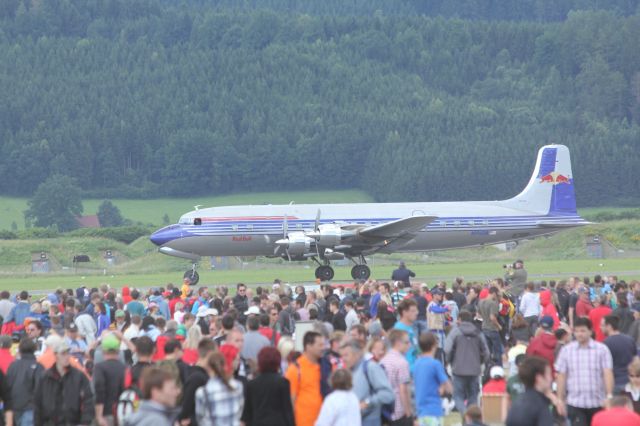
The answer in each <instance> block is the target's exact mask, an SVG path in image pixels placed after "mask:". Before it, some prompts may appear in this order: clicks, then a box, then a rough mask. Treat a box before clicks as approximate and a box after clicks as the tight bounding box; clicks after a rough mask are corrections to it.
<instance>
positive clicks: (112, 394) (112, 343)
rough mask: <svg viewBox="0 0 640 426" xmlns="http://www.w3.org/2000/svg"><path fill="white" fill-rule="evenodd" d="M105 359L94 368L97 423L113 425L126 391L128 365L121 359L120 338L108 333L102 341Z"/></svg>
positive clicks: (104, 425) (101, 425)
mask: <svg viewBox="0 0 640 426" xmlns="http://www.w3.org/2000/svg"><path fill="white" fill-rule="evenodd" d="M100 347H101V349H102V356H103V361H101V362H98V363H97V364H96V365H95V367H94V368H93V387H94V389H95V393H96V395H95V397H96V423H97V424H98V426H113V425H114V421H115V419H114V416H113V413H114V412H115V407H116V405H117V404H118V398H119V397H120V394H121V393H122V391H124V388H125V386H124V376H125V370H126V367H125V365H124V363H122V361H120V359H119V357H120V339H118V337H117V336H116V335H114V334H113V333H106V334H105V335H104V336H103V337H102V342H101V343H100Z"/></svg>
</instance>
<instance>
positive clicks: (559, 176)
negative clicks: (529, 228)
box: [506, 145, 577, 216]
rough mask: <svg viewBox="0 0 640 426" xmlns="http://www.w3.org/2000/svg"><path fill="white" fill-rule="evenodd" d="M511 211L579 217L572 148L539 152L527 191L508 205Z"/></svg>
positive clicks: (548, 147) (543, 149)
mask: <svg viewBox="0 0 640 426" xmlns="http://www.w3.org/2000/svg"><path fill="white" fill-rule="evenodd" d="M506 204H507V205H508V206H509V207H513V208H518V209H523V210H530V211H535V212H537V213H541V214H550V215H558V216H568V215H575V214H577V211H576V196H575V190H574V187H573V173H572V172H571V158H570V156H569V148H567V147H566V146H564V145H546V146H543V147H542V148H540V150H539V151H538V159H537V161H536V167H535V169H534V171H533V174H532V175H531V179H530V180H529V183H528V184H527V186H526V187H525V188H524V190H523V191H522V192H521V193H520V194H518V195H516V196H515V197H513V198H511V199H510V200H507V201H506Z"/></svg>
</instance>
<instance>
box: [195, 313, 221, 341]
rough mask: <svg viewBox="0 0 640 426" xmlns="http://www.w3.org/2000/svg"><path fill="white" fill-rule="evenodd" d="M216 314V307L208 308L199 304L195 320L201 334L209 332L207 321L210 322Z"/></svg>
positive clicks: (205, 334)
mask: <svg viewBox="0 0 640 426" xmlns="http://www.w3.org/2000/svg"><path fill="white" fill-rule="evenodd" d="M217 316H218V310H217V309H214V308H209V307H208V306H205V305H202V306H200V308H198V312H197V313H196V321H197V325H198V327H200V331H201V332H202V335H203V336H207V335H208V334H209V323H210V322H211V319H212V318H214V317H217Z"/></svg>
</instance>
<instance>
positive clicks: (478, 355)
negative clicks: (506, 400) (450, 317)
mask: <svg viewBox="0 0 640 426" xmlns="http://www.w3.org/2000/svg"><path fill="white" fill-rule="evenodd" d="M444 351H445V355H446V358H447V362H448V364H449V365H450V366H451V372H452V381H453V400H454V402H455V404H456V409H457V410H458V412H459V413H460V414H461V415H464V413H465V411H466V410H467V408H468V407H469V406H471V405H474V404H477V403H478V394H479V393H480V375H481V373H482V364H483V363H487V362H488V361H489V359H490V354H489V348H488V347H487V343H486V341H485V338H484V335H483V334H482V332H481V331H480V330H478V328H477V327H476V326H475V325H474V324H473V315H472V314H471V312H469V311H467V310H464V309H463V310H462V311H460V314H459V315H458V325H457V326H456V327H454V328H453V329H452V330H451V331H450V332H449V335H448V336H447V339H446V340H445V345H444ZM465 401H466V404H465Z"/></svg>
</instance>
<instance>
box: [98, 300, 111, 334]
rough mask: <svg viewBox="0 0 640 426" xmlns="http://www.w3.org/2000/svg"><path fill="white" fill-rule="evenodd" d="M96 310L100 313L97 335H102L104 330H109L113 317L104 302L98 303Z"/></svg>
mask: <svg viewBox="0 0 640 426" xmlns="http://www.w3.org/2000/svg"><path fill="white" fill-rule="evenodd" d="M96 312H97V313H98V321H97V323H98V332H97V333H96V337H100V336H102V332H103V331H105V330H109V326H110V325H111V318H110V317H109V315H108V314H107V308H106V306H104V303H102V302H100V303H98V304H96Z"/></svg>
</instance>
